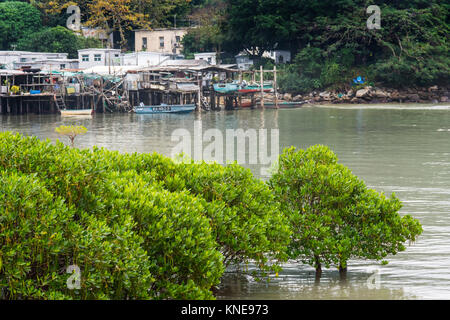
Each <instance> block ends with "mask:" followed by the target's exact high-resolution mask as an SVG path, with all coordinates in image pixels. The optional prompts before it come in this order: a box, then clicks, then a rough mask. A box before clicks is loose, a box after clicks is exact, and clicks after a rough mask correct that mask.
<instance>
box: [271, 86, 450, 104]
mask: <svg viewBox="0 0 450 320" xmlns="http://www.w3.org/2000/svg"><path fill="white" fill-rule="evenodd" d="M266 97H267V98H268V99H270V96H269V95H267V96H266ZM449 97H450V88H449V87H439V86H437V85H435V86H432V87H429V88H414V89H413V88H411V89H405V90H398V89H390V88H379V87H371V86H367V87H364V88H359V89H358V90H356V89H351V90H348V91H347V92H338V91H322V92H319V91H313V92H311V93H309V94H303V95H301V94H297V95H293V94H290V93H284V94H283V93H281V94H279V95H278V98H279V100H280V101H287V102H290V101H307V102H308V103H311V104H330V103H331V104H339V103H346V104H353V103H354V104H365V103H390V102H398V103H442V102H444V103H445V102H449V101H450V98H449Z"/></svg>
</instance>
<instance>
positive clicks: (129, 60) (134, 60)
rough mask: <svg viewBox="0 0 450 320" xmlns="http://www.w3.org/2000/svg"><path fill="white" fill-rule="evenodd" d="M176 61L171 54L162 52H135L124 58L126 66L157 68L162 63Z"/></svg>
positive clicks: (127, 54) (126, 54)
mask: <svg viewBox="0 0 450 320" xmlns="http://www.w3.org/2000/svg"><path fill="white" fill-rule="evenodd" d="M169 59H174V55H173V54H171V53H160V52H133V53H125V54H124V55H123V57H122V61H123V65H124V66H136V65H137V66H143V67H147V66H156V65H158V64H160V63H161V62H163V61H165V60H169Z"/></svg>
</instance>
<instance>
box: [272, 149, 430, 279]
mask: <svg viewBox="0 0 450 320" xmlns="http://www.w3.org/2000/svg"><path fill="white" fill-rule="evenodd" d="M269 184H270V186H271V187H272V189H273V190H274V193H275V195H276V197H277V200H278V201H279V202H280V204H281V209H282V210H283V212H284V213H285V215H286V216H287V217H288V218H289V219H290V225H291V228H292V232H293V236H292V238H291V243H290V246H289V254H290V257H291V258H292V259H300V260H301V261H302V262H304V263H307V264H309V265H311V266H313V267H314V268H315V269H316V277H317V279H319V278H320V275H321V272H322V266H325V267H327V268H329V267H330V266H335V267H337V268H339V270H340V272H341V275H342V276H345V273H346V271H347V261H348V260H349V259H350V258H365V259H375V260H383V259H385V258H386V257H387V255H388V254H396V253H397V252H400V251H403V250H405V246H404V243H405V241H408V240H409V241H415V240H416V238H417V237H418V235H419V234H420V233H421V232H422V228H421V226H420V223H419V222H418V221H417V220H416V219H413V218H412V217H411V216H409V215H405V216H403V217H401V216H400V215H399V213H398V211H399V209H400V208H401V202H400V201H399V200H398V198H396V197H395V195H392V196H391V198H386V197H385V196H384V195H383V194H379V193H377V192H376V191H373V190H370V189H368V188H367V187H366V186H365V184H364V182H363V181H361V180H360V179H358V178H357V177H356V176H355V175H353V174H352V172H351V171H350V170H349V169H348V168H347V167H345V166H343V165H342V164H339V163H338V162H337V157H336V155H335V154H334V153H333V152H332V151H331V150H330V149H329V148H328V147H325V146H320V145H318V146H312V147H310V148H308V149H307V150H296V149H295V148H294V147H292V148H290V149H286V150H285V151H284V152H283V154H282V155H281V156H280V158H279V170H278V172H276V173H275V174H274V175H273V176H272V178H271V180H270V182H269ZM382 263H387V262H386V261H385V260H383V262H382Z"/></svg>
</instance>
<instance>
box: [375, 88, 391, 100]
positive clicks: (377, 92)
mask: <svg viewBox="0 0 450 320" xmlns="http://www.w3.org/2000/svg"><path fill="white" fill-rule="evenodd" d="M371 96H372V97H375V98H389V96H390V94H389V93H388V92H386V91H383V90H380V89H376V90H375V91H373V92H371Z"/></svg>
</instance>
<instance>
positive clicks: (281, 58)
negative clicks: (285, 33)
mask: <svg viewBox="0 0 450 320" xmlns="http://www.w3.org/2000/svg"><path fill="white" fill-rule="evenodd" d="M262 56H263V57H265V58H269V59H272V60H273V61H274V62H275V63H276V64H278V63H286V62H291V52H290V51H287V50H272V51H264V53H263V55H262Z"/></svg>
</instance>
